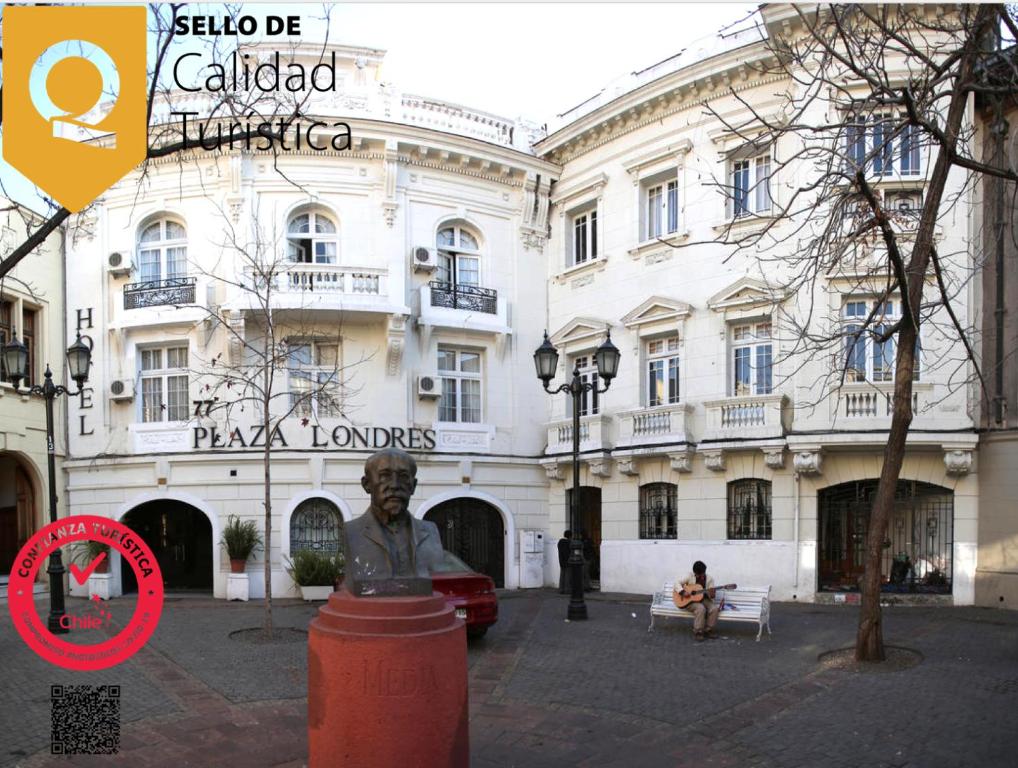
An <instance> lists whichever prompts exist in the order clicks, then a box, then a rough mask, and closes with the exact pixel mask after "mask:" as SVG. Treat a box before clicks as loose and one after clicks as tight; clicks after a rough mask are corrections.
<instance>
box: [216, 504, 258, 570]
mask: <svg viewBox="0 0 1018 768" xmlns="http://www.w3.org/2000/svg"><path fill="white" fill-rule="evenodd" d="M221 543H222V544H223V545H224V546H225V547H226V554H227V555H228V556H229V558H230V573H244V569H245V568H246V567H247V559H248V558H249V557H250V556H251V553H252V552H254V551H255V549H256V548H258V547H261V546H262V537H261V535H260V534H259V533H258V525H257V524H256V523H255V522H254V521H253V520H245V521H244V522H241V520H240V518H239V517H237V516H236V515H230V517H229V520H228V522H227V524H226V527H225V528H224V529H223V538H222V541H221Z"/></svg>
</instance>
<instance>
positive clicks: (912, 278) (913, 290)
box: [855, 5, 996, 661]
mask: <svg viewBox="0 0 1018 768" xmlns="http://www.w3.org/2000/svg"><path fill="white" fill-rule="evenodd" d="M973 12H974V13H975V14H976V18H975V20H974V23H973V24H972V26H971V27H970V28H969V29H970V31H969V37H968V39H967V40H966V41H965V46H964V51H963V53H962V56H961V60H960V62H959V65H958V75H957V77H956V78H955V81H954V88H953V92H952V94H951V101H950V103H949V105H948V109H947V119H946V120H945V122H944V131H943V133H944V138H945V141H944V143H943V145H942V146H941V147H940V151H939V152H938V153H937V159H936V162H935V163H934V164H933V170H932V172H931V173H930V180H929V183H928V184H927V186H926V194H925V198H926V199H925V200H924V202H923V210H922V216H921V217H920V220H919V227H918V229H917V231H916V237H915V242H914V244H913V246H912V252H911V254H910V258H909V259H908V264H907V266H906V268H905V270H904V273H905V275H904V276H905V281H906V284H905V285H904V286H901V288H902V292H903V293H905V292H907V295H908V303H909V307H910V308H911V310H912V314H913V317H912V322H909V321H908V320H906V322H903V323H902V325H901V329H900V330H899V331H898V337H897V341H898V349H897V355H896V357H895V369H894V400H893V403H894V413H893V414H892V416H891V430H890V432H889V433H888V436H887V447H886V448H885V449H884V466H883V468H882V469H881V471H880V483H879V485H877V498H876V500H875V501H874V504H873V509H872V511H871V512H870V520H869V529H868V531H867V536H866V564H865V572H864V575H863V580H862V585H861V586H862V605H861V607H860V610H859V628H858V632H857V634H856V640H855V658H856V660H857V661H883V660H884V635H883V624H882V616H881V611H880V579H881V573H880V560H881V554H882V550H883V544H884V538H885V537H886V535H887V523H888V520H889V519H890V517H891V511H892V510H893V509H894V494H895V490H896V489H897V485H898V477H899V476H900V474H901V466H902V464H903V462H904V460H905V440H906V438H907V437H908V428H909V426H910V424H911V422H912V379H913V375H914V373H913V372H914V370H915V369H914V366H915V347H916V340H917V339H918V338H919V320H920V318H919V306H920V304H921V303H922V298H923V287H924V285H925V283H926V276H927V273H928V271H929V266H930V258H931V256H932V253H933V246H934V241H933V234H934V228H935V226H936V223H937V216H938V214H939V211H940V202H941V200H942V199H943V197H944V187H945V184H946V182H947V175H948V172H949V171H950V169H951V165H952V159H951V158H952V156H953V155H954V153H955V152H956V151H957V147H958V136H959V132H960V130H961V126H962V120H963V118H964V116H965V111H966V108H967V106H968V102H969V98H970V94H969V92H968V90H967V86H968V84H969V83H970V82H971V81H972V73H973V70H974V68H975V64H976V61H977V59H978V57H979V56H980V41H982V40H984V39H985V36H986V34H987V32H988V31H989V29H990V25H991V24H992V21H993V19H994V18H995V16H994V14H995V13H996V11H995V10H994V8H993V6H991V5H983V6H979V7H978V8H977V9H975V10H974V11H973ZM899 285H901V283H900V282H899Z"/></svg>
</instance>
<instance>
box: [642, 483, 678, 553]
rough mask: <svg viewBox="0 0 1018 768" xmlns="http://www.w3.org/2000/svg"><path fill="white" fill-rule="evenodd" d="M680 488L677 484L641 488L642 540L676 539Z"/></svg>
mask: <svg viewBox="0 0 1018 768" xmlns="http://www.w3.org/2000/svg"><path fill="white" fill-rule="evenodd" d="M677 498H678V487H677V486H676V485H675V483H648V484H647V485H641V486H640V538H641V539H674V538H675V533H676V525H675V521H676V507H677V506H678V505H677Z"/></svg>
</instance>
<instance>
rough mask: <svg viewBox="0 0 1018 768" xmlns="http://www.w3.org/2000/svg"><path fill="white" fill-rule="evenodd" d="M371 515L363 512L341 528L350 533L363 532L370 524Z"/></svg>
mask: <svg viewBox="0 0 1018 768" xmlns="http://www.w3.org/2000/svg"><path fill="white" fill-rule="evenodd" d="M370 518H371V515H370V514H369V513H367V512H365V513H364V514H363V515H360V516H359V517H355V518H354V519H353V520H351V521H350V522H349V523H346V524H345V525H344V526H343V528H344V529H345V530H346V532H347V533H348V534H350V533H363V532H364V530H365V529H367V528H369V527H370V526H371V519H370Z"/></svg>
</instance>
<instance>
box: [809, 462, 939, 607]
mask: <svg viewBox="0 0 1018 768" xmlns="http://www.w3.org/2000/svg"><path fill="white" fill-rule="evenodd" d="M877 482H878V481H877V480H860V481H857V482H851V483H842V484H840V485H834V486H831V487H830V488H825V489H823V490H822V491H820V493H819V494H818V502H819V505H818V506H819V516H818V517H819V519H818V523H819V527H820V531H819V533H820V546H819V548H818V550H817V557H818V563H817V574H818V578H819V585H818V586H819V588H820V590H821V591H828V592H843V591H857V590H858V584H859V578H860V577H861V576H862V573H863V566H864V563H865V557H866V535H867V531H868V528H869V519H870V512H871V510H872V509H873V501H874V499H875V498H876V493H877ZM953 549H954V492H953V491H952V490H951V489H949V488H942V487H940V486H938V485H932V484H930V483H922V482H919V481H917V480H900V481H899V482H898V486H897V488H896V489H895V497H894V511H893V512H892V513H891V519H890V521H889V523H888V527H887V536H886V538H885V541H884V549H883V557H882V559H881V590H882V591H884V592H921V593H927V594H931V593H932V594H950V593H951V581H952V573H953V557H952V555H953Z"/></svg>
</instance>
